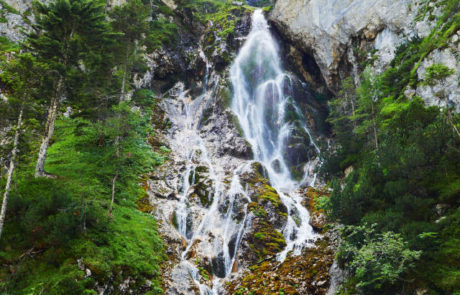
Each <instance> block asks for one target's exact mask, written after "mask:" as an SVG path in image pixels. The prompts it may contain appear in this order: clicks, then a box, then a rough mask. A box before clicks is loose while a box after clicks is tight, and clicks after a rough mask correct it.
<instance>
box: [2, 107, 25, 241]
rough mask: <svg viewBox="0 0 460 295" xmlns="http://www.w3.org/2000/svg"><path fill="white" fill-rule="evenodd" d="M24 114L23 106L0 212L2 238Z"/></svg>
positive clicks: (15, 134)
mask: <svg viewBox="0 0 460 295" xmlns="http://www.w3.org/2000/svg"><path fill="white" fill-rule="evenodd" d="M23 112H24V106H21V110H20V112H19V117H18V124H17V126H16V131H15V133H14V141H13V150H12V152H11V159H10V167H9V169H8V177H7V180H6V185H5V193H4V194H3V203H2V209H1V211H0V238H1V236H2V231H3V224H4V223H5V216H6V206H7V205H8V196H9V195H10V190H11V181H12V178H13V172H14V162H15V161H16V154H17V152H18V141H19V134H20V133H21V126H22V114H23Z"/></svg>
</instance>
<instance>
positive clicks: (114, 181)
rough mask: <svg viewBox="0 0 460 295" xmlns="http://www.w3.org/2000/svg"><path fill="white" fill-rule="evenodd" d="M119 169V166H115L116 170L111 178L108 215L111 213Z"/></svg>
mask: <svg viewBox="0 0 460 295" xmlns="http://www.w3.org/2000/svg"><path fill="white" fill-rule="evenodd" d="M119 171H120V168H119V167H117V172H116V173H115V176H114V177H113V178H112V200H111V201H110V207H109V215H112V210H113V202H114V201H115V187H116V183H117V178H118V172H119Z"/></svg>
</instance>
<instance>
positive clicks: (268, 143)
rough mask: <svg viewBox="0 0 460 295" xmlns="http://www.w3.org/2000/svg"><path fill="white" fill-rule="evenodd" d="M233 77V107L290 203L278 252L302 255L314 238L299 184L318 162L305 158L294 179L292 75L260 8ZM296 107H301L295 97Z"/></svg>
mask: <svg viewBox="0 0 460 295" xmlns="http://www.w3.org/2000/svg"><path fill="white" fill-rule="evenodd" d="M230 78H231V81H232V85H233V88H234V96H233V101H232V110H233V112H234V113H235V114H236V115H237V117H238V121H239V123H240V125H241V127H242V129H243V132H244V135H245V137H246V139H247V140H248V141H249V143H250V144H251V146H252V147H253V150H254V158H255V160H256V161H259V162H261V163H262V164H263V165H264V166H265V168H266V169H267V171H268V177H269V180H270V182H271V184H272V186H273V187H274V188H275V189H276V190H277V191H278V193H279V194H280V197H281V200H282V202H283V203H284V204H285V205H286V207H287V208H288V216H289V217H288V223H287V225H286V227H285V229H284V231H283V235H284V238H285V239H286V242H287V247H286V248H285V250H284V251H283V252H281V253H280V255H279V257H278V258H279V260H280V261H283V260H284V259H285V258H286V255H287V253H288V252H289V251H291V250H294V253H293V254H294V255H298V254H300V251H301V249H302V248H303V247H305V246H306V245H307V244H308V243H309V242H311V241H313V240H314V239H315V236H316V235H315V233H314V232H313V229H312V227H311V226H310V224H309V223H308V221H309V219H310V214H309V213H308V211H307V209H305V207H304V206H302V204H301V201H302V198H301V196H299V194H298V193H296V190H297V189H298V187H299V186H300V185H302V184H304V183H307V184H310V185H314V182H315V180H316V175H315V174H314V173H312V171H311V170H312V169H311V166H312V165H314V163H313V162H312V163H307V164H306V166H305V172H304V177H303V180H302V181H300V182H299V181H296V180H294V179H293V177H292V175H291V172H290V169H289V166H288V164H287V162H286V160H285V154H286V145H287V141H288V138H289V136H290V134H291V132H292V130H293V128H294V126H293V125H292V123H291V122H289V121H288V120H286V111H287V105H288V104H289V103H291V104H292V102H290V93H289V92H290V91H289V88H290V87H291V85H292V80H291V77H290V76H289V75H288V74H286V73H285V72H284V71H283V69H282V67H281V59H280V55H279V49H278V45H277V44H276V42H275V40H274V39H273V37H272V36H271V34H270V31H269V26H268V24H267V21H266V20H265V18H264V16H263V14H262V11H261V10H257V11H255V12H254V14H253V17H252V30H251V33H250V34H249V36H248V38H247V40H246V42H245V44H244V46H243V47H242V48H241V50H240V52H239V54H238V57H237V58H236V60H235V62H234V64H233V66H232V68H231V69H230ZM294 107H295V110H296V112H299V113H300V111H299V109H298V107H297V106H296V105H295V103H294ZM302 127H303V129H304V130H305V131H306V133H307V134H308V136H309V139H310V142H311V143H312V144H311V147H312V148H314V149H316V151H317V152H318V153H319V149H318V147H317V146H316V144H315V143H314V141H313V137H312V136H311V134H310V131H309V129H308V127H307V126H306V125H304V126H302Z"/></svg>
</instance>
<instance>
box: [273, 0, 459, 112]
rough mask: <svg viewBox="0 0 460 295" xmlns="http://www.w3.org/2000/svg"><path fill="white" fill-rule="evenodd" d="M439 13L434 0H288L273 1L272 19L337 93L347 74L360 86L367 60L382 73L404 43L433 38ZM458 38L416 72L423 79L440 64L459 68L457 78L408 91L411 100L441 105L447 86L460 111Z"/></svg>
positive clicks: (434, 53) (430, 55)
mask: <svg viewBox="0 0 460 295" xmlns="http://www.w3.org/2000/svg"><path fill="white" fill-rule="evenodd" d="M423 11H425V13H423ZM440 14H441V10H440V7H439V3H437V2H430V1H407V0H397V1H393V0H388V1H377V0H376V1H374V0H347V1H335V0H286V1H276V2H275V5H274V9H273V12H272V13H271V14H270V19H271V21H272V22H273V24H274V25H275V26H276V27H277V28H278V29H279V30H280V32H281V33H282V34H283V35H284V36H285V37H286V38H287V39H288V40H290V41H291V42H293V43H294V44H295V45H296V47H297V48H298V49H299V50H300V51H302V52H304V53H306V54H309V55H311V56H313V57H314V59H315V61H316V63H317V64H318V66H319V68H320V69H321V74H322V76H323V77H324V80H325V81H326V82H327V85H328V86H329V89H330V90H331V91H332V92H334V93H337V91H338V90H339V88H340V81H341V80H343V79H344V78H346V77H348V76H352V77H353V78H354V81H355V83H358V81H359V75H360V74H361V72H362V71H363V68H362V66H361V64H362V63H363V62H368V61H371V64H370V65H371V67H372V68H373V70H374V71H375V72H377V73H381V72H382V71H383V70H384V69H386V68H387V66H388V65H389V64H390V63H391V61H392V60H393V58H394V57H395V53H396V50H397V48H398V47H399V46H400V45H403V44H405V43H408V42H410V41H412V40H414V39H417V38H425V37H427V36H429V35H430V34H431V33H432V30H433V28H435V27H436V21H435V16H439V15H440ZM459 36H460V32H457V34H454V35H452V37H450V38H449V40H447V44H446V45H447V46H445V48H442V49H436V50H433V51H432V52H431V53H430V54H428V55H427V56H424V57H423V58H422V59H421V60H420V66H419V67H418V70H417V77H418V79H419V80H423V78H424V76H425V72H426V68H427V67H429V66H430V65H432V64H433V63H435V62H440V63H443V64H445V65H446V66H448V67H450V68H452V69H455V70H456V71H455V74H454V75H452V76H451V77H449V79H448V81H447V82H446V83H445V85H440V84H437V85H434V86H424V85H418V86H416V87H408V88H407V92H406V93H407V96H408V97H413V96H414V95H417V96H420V97H421V98H423V99H424V100H425V102H426V104H427V105H437V106H443V105H444V104H445V103H444V102H443V101H441V100H440V99H439V98H437V97H436V93H437V92H439V91H440V89H441V88H446V90H447V93H448V96H449V100H450V101H451V103H453V104H454V105H455V107H456V110H457V111H459V110H460V89H459V86H458V79H459V71H460V63H459V57H458V52H459V50H460V42H459V39H460V38H459Z"/></svg>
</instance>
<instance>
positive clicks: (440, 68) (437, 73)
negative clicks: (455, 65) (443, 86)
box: [424, 64, 455, 86]
mask: <svg viewBox="0 0 460 295" xmlns="http://www.w3.org/2000/svg"><path fill="white" fill-rule="evenodd" d="M454 73H455V70H454V69H451V68H449V67H447V66H445V65H443V64H434V65H432V66H430V67H428V68H427V69H426V74H425V81H424V84H426V85H430V86H434V85H436V83H438V82H442V81H443V80H445V79H446V78H447V77H449V76H451V75H453V74H454Z"/></svg>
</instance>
